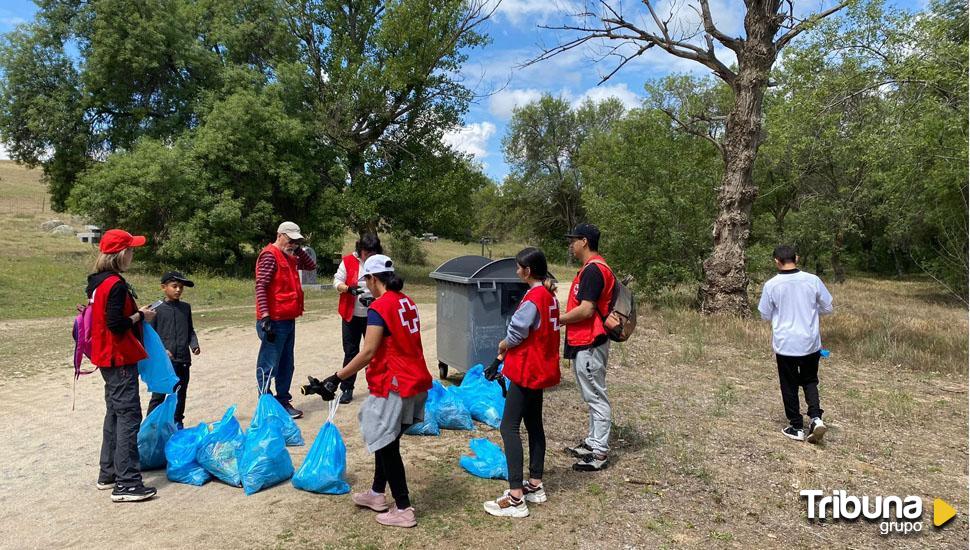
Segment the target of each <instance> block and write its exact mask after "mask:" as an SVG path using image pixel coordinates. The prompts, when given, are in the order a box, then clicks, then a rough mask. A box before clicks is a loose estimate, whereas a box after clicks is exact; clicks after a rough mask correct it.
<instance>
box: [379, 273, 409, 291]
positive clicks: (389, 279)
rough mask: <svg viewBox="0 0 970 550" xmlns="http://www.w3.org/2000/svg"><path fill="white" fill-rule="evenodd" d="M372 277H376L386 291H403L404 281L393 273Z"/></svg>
mask: <svg viewBox="0 0 970 550" xmlns="http://www.w3.org/2000/svg"><path fill="white" fill-rule="evenodd" d="M374 277H377V280H378V281H380V282H381V283H382V284H383V285H384V288H386V289H387V290H393V291H394V292H401V291H402V290H404V279H402V278H401V277H400V276H399V275H398V274H397V273H394V272H393V271H385V272H383V273H375V274H374Z"/></svg>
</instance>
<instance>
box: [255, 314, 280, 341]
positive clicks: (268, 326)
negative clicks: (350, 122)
mask: <svg viewBox="0 0 970 550" xmlns="http://www.w3.org/2000/svg"><path fill="white" fill-rule="evenodd" d="M259 328H261V329H263V334H265V335H266V341H267V342H275V341H276V333H275V332H273V322H272V321H270V319H269V317H264V318H263V320H262V321H260V322H259Z"/></svg>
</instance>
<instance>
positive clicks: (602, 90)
mask: <svg viewBox="0 0 970 550" xmlns="http://www.w3.org/2000/svg"><path fill="white" fill-rule="evenodd" d="M610 97H615V98H616V99H619V100H620V102H621V103H623V106H624V107H626V108H627V109H635V108H637V107H640V106H641V104H642V103H643V98H642V97H640V96H638V95H637V94H635V93H633V91H631V90H630V88H629V87H628V86H627V85H626V83H620V84H613V85H611V86H597V87H595V88H590V89H588V90H586V91H585V92H584V93H583V95H581V96H579V97H578V98H576V99H575V100H574V101H573V102H572V104H573V106H574V107H575V106H578V105H579V104H581V103H582V102H584V101H586V100H587V99H591V100H592V101H593V102H595V103H599V102H600V101H603V100H604V99H607V98H610Z"/></svg>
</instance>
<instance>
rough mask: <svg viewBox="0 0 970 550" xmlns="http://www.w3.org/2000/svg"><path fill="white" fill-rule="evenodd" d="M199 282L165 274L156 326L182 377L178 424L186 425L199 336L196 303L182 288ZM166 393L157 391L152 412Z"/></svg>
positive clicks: (175, 273) (179, 425)
mask: <svg viewBox="0 0 970 550" xmlns="http://www.w3.org/2000/svg"><path fill="white" fill-rule="evenodd" d="M187 286H188V287H192V286H195V283H193V282H192V281H190V280H188V279H186V278H185V276H184V275H182V274H181V273H179V272H178V271H169V272H168V273H166V274H164V275H162V292H164V293H165V301H164V302H162V303H161V304H160V305H159V306H158V307H157V308H155V320H153V321H152V328H154V329H155V332H157V333H158V336H159V337H160V338H161V339H162V343H163V344H165V351H166V352H168V357H169V359H171V360H172V366H173V367H174V368H175V375H176V376H178V377H179V388H178V406H177V407H176V408H175V424H176V425H177V426H178V428H179V429H180V430H181V429H182V419H183V415H184V413H185V391H186V389H187V388H188V386H189V367H190V366H191V365H192V355H190V354H189V351H190V350H191V352H192V354H194V355H198V354H199V353H200V352H201V351H202V350H201V349H199V339H198V338H196V336H195V328H194V327H193V326H192V306H190V305H189V304H188V303H186V302H183V301H182V291H183V290H184V288H185V287H187ZM164 400H165V394H163V393H153V394H152V400H151V401H150V402H149V403H148V412H149V413H151V412H152V410H153V409H154V408H155V407H157V406H159V405H161V404H162V401H164Z"/></svg>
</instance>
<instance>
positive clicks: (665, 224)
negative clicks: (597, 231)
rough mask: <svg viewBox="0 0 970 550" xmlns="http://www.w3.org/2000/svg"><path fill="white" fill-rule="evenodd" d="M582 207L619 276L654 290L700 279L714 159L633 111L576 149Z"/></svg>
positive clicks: (702, 146)
mask: <svg viewBox="0 0 970 550" xmlns="http://www.w3.org/2000/svg"><path fill="white" fill-rule="evenodd" d="M579 164H580V167H581V171H582V173H583V178H584V181H585V186H584V189H583V201H584V204H585V205H586V208H587V210H588V212H589V217H590V219H591V220H593V221H594V222H595V223H597V224H598V225H599V226H600V227H601V228H602V231H603V244H602V248H603V249H604V250H606V251H608V253H609V257H610V262H611V263H612V264H613V265H614V266H615V267H616V268H617V269H619V270H622V271H624V272H629V273H633V274H635V275H636V277H637V279H638V281H639V283H640V284H641V285H642V288H647V289H656V288H659V287H661V286H664V285H670V284H675V283H678V282H693V281H698V280H700V279H701V277H702V275H703V273H702V266H701V258H703V257H704V255H705V254H706V253H707V252H708V251H709V249H710V238H709V235H710V219H711V215H712V214H713V211H714V202H713V198H714V188H715V186H716V184H717V181H718V177H719V175H720V174H719V172H720V170H721V166H720V159H719V158H718V154H717V151H716V150H715V149H714V148H713V147H711V146H710V145H708V144H706V143H704V142H702V141H699V140H696V139H694V138H693V137H692V136H688V135H686V134H684V133H683V132H680V131H678V130H677V129H676V128H675V127H674V124H672V123H671V120H670V118H669V117H668V116H667V115H665V114H664V113H662V112H660V111H659V110H656V109H636V110H633V111H631V112H630V113H629V114H628V115H627V116H626V117H624V118H623V119H622V120H621V121H619V122H617V123H616V125H615V127H614V128H613V130H612V131H611V132H608V133H606V132H604V133H601V134H598V135H596V136H593V137H592V138H590V139H589V140H588V141H587V142H586V143H585V144H584V145H583V147H582V152H581V155H580V163H579Z"/></svg>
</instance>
